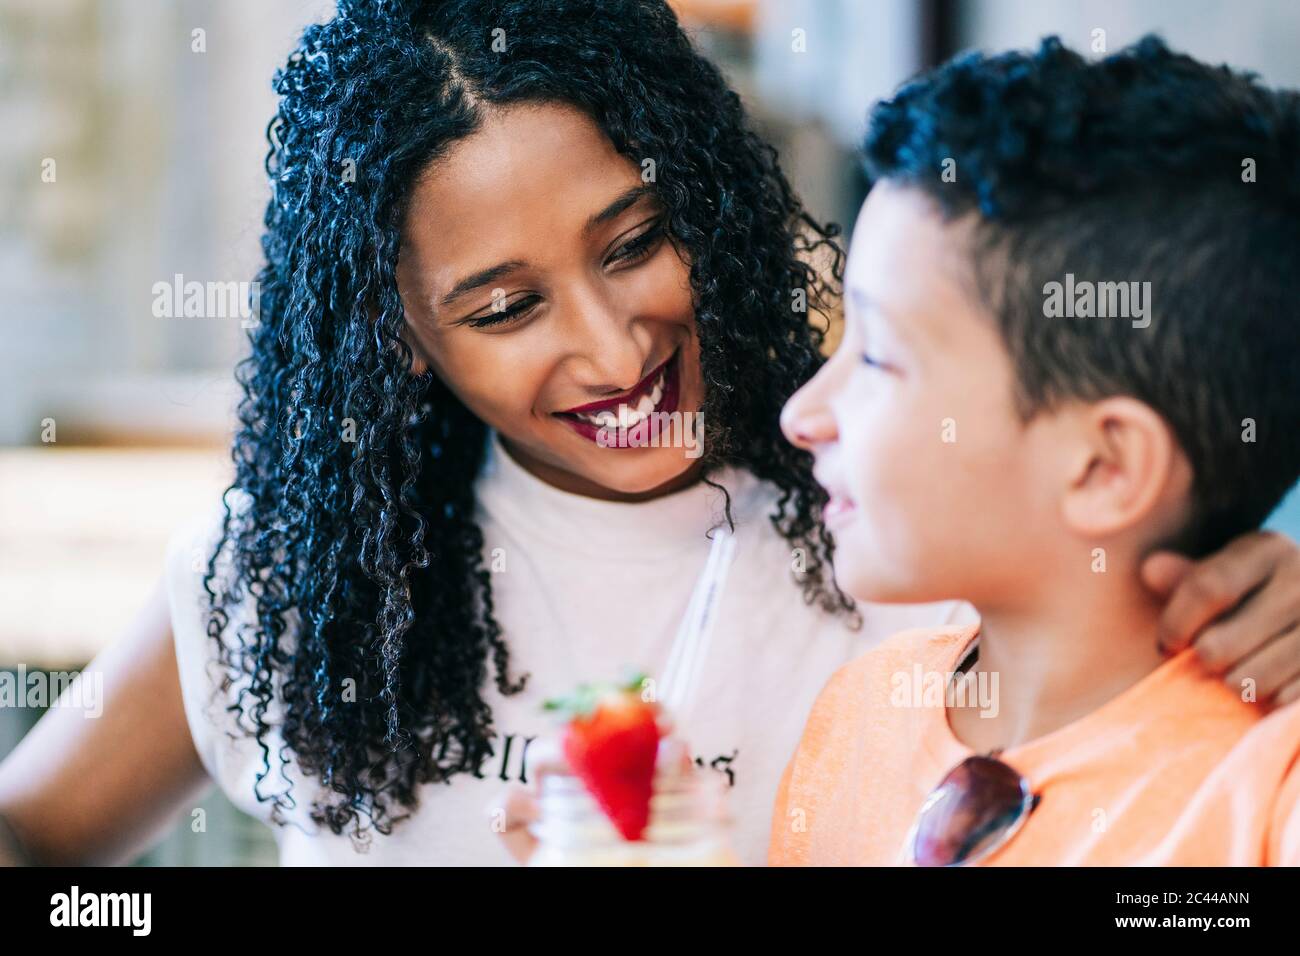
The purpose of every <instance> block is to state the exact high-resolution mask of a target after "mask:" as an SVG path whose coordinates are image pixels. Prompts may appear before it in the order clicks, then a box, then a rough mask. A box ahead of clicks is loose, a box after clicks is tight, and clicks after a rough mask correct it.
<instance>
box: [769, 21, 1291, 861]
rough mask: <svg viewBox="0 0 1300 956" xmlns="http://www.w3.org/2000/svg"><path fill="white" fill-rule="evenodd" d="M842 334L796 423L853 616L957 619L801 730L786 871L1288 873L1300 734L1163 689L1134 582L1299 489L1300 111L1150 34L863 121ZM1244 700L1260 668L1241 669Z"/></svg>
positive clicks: (972, 62) (998, 70) (1051, 50)
mask: <svg viewBox="0 0 1300 956" xmlns="http://www.w3.org/2000/svg"><path fill="white" fill-rule="evenodd" d="M866 154H867V164H868V169H869V172H870V174H871V176H872V178H873V180H875V182H876V185H875V188H874V189H873V190H872V192H871V194H870V196H869V197H868V199H867V202H866V204H865V206H864V207H863V210H862V214H861V217H860V218H859V220H858V224H857V227H856V229H855V234H854V238H853V249H852V252H851V256H850V261H849V267H848V275H847V277H846V297H847V319H846V332H845V339H844V341H843V343H842V344H841V346H840V348H839V350H838V352H837V353H836V354H835V356H834V357H833V358H832V359H831V361H830V362H829V363H828V364H827V365H826V366H825V367H824V368H823V369H822V371H821V372H820V373H819V374H818V375H817V377H816V378H815V379H813V381H811V382H810V383H809V384H808V385H807V386H806V387H805V388H804V389H803V390H801V391H800V392H799V393H798V394H797V395H796V396H795V397H794V398H792V399H791V401H790V402H789V404H788V405H787V407H786V410H785V414H784V416H783V426H784V428H785V431H786V434H787V435H788V436H789V437H790V439H791V440H792V441H794V442H795V443H797V444H798V445H800V446H801V447H804V448H806V449H809V450H811V451H812V452H813V453H814V454H815V456H816V459H817V464H816V474H817V477H818V480H819V481H820V482H821V484H822V485H823V486H824V487H825V488H826V490H827V491H828V493H829V495H830V502H829V504H828V505H827V508H826V518H827V523H828V526H829V527H830V528H831V531H832V533H833V534H834V536H835V539H836V543H837V550H836V555H835V571H836V577H837V579H838V580H839V583H840V585H841V587H843V588H844V589H845V590H847V591H849V592H851V593H852V594H854V595H855V596H857V597H858V598H861V599H863V600H869V601H901V602H923V601H936V600H940V599H945V598H965V599H968V600H969V601H971V602H972V603H973V604H974V605H975V606H976V608H977V609H978V610H979V612H980V615H981V623H980V625H979V626H978V627H970V628H956V629H949V630H946V631H926V632H907V633H903V634H899V635H896V636H895V637H894V638H892V639H891V640H889V641H887V642H886V643H885V644H883V645H881V646H880V647H879V648H877V649H876V650H874V651H872V652H870V653H869V654H867V655H866V656H864V657H863V658H861V659H860V660H859V661H857V662H855V663H853V664H851V665H849V666H848V667H846V668H844V669H842V670H841V671H840V672H839V673H838V674H837V675H836V676H835V677H834V678H833V679H832V680H831V681H830V683H829V684H828V685H827V687H826V689H825V690H824V691H823V693H822V695H821V697H820V698H819V699H818V701H817V703H816V705H815V706H814V708H813V711H812V713H811V715H810V717H809V720H808V723H807V726H806V728H805V731H804V735H803V740H802V742H801V743H800V746H799V748H798V750H797V752H796V753H795V755H794V758H793V759H792V761H791V763H790V765H789V767H788V768H787V770H786V772H785V777H784V779H783V781H782V784H781V789H780V792H779V795H778V799H777V804H776V808H775V812H774V818H773V822H772V847H771V852H770V860H771V862H772V863H775V864H796V865H800V864H809V865H817V864H868V865H870V864H895V863H902V864H910V863H916V864H921V865H936V864H937V865H951V864H971V863H989V864H995V865H1058V864H1069V865H1078V864H1089V865H1091V864H1102V865H1116V864H1120V865H1126V864H1165V865H1169V864H1176V865H1181V864H1207V865H1232V864H1246V865H1260V864H1279V863H1292V864H1294V863H1300V705H1298V704H1296V703H1290V704H1288V705H1287V706H1284V707H1282V708H1280V709H1278V710H1276V711H1275V712H1273V713H1271V714H1269V713H1266V712H1265V711H1264V709H1263V708H1262V707H1261V706H1260V705H1259V704H1257V703H1255V700H1256V698H1257V697H1258V696H1259V694H1260V692H1261V689H1260V687H1259V686H1258V682H1257V680H1256V677H1257V676H1261V677H1262V675H1263V672H1264V670H1265V669H1266V667H1267V664H1268V653H1267V649H1266V651H1265V653H1264V654H1262V655H1260V657H1257V658H1254V659H1252V660H1253V661H1254V662H1255V663H1254V665H1253V668H1252V667H1251V666H1247V667H1244V668H1241V669H1240V671H1239V673H1238V674H1237V675H1235V679H1234V680H1233V681H1232V682H1231V683H1232V685H1233V686H1234V687H1236V688H1239V690H1233V689H1229V687H1228V686H1226V685H1225V684H1224V683H1222V682H1220V681H1219V680H1218V679H1216V678H1214V677H1212V676H1209V675H1207V674H1206V673H1205V672H1204V670H1203V669H1202V668H1200V667H1198V666H1197V664H1196V662H1195V661H1194V660H1193V659H1192V653H1193V652H1191V651H1184V652H1182V653H1181V654H1178V655H1176V656H1174V657H1173V658H1171V659H1167V660H1166V659H1165V658H1164V657H1163V656H1162V655H1161V653H1160V651H1159V650H1158V648H1157V641H1156V638H1155V631H1156V624H1157V619H1158V613H1159V610H1160V608H1159V605H1158V602H1156V601H1154V600H1153V599H1152V598H1151V596H1150V595H1149V594H1147V593H1146V592H1145V590H1144V588H1143V587H1142V585H1141V583H1140V582H1139V579H1138V573H1137V569H1138V566H1139V564H1140V562H1141V560H1142V558H1143V556H1144V555H1146V554H1148V553H1149V552H1150V551H1151V550H1152V549H1155V548H1158V547H1162V546H1171V545H1172V546H1175V547H1179V548H1181V549H1182V550H1185V551H1189V552H1191V553H1205V552H1207V551H1209V550H1211V549H1213V548H1215V547H1217V546H1218V545H1220V544H1221V543H1222V542H1224V541H1226V540H1227V539H1228V538H1230V537H1232V536H1233V535H1236V534H1238V533H1241V532H1243V531H1246V530H1248V529H1251V528H1253V527H1255V526H1257V525H1258V524H1259V523H1260V522H1261V521H1262V520H1263V519H1264V518H1265V517H1266V516H1267V515H1268V513H1269V511H1270V510H1271V509H1272V508H1273V507H1274V506H1275V505H1276V504H1277V502H1278V501H1279V500H1280V499H1281V498H1282V497H1283V496H1284V494H1285V493H1286V491H1287V490H1288V489H1289V488H1290V487H1291V486H1292V484H1293V483H1294V482H1295V480H1296V478H1297V476H1298V475H1300V386H1298V385H1297V374H1296V373H1297V370H1300V361H1298V358H1300V285H1298V280H1300V104H1298V101H1297V96H1296V95H1295V94H1292V93H1287V94H1279V93H1272V92H1269V91H1266V90H1264V89H1263V88H1261V87H1259V86H1258V85H1256V84H1255V83H1254V82H1253V81H1252V80H1251V79H1250V78H1248V77H1245V76H1241V75H1235V74H1232V73H1230V72H1228V71H1227V70H1223V69H1212V68H1210V67H1208V66H1205V65H1203V64H1200V63H1197V62H1195V61H1193V60H1191V59H1189V58H1187V57H1184V56H1181V55H1176V54H1174V53H1171V52H1170V51H1169V50H1167V49H1166V48H1165V47H1164V45H1163V44H1162V43H1161V42H1160V41H1158V40H1156V39H1154V38H1147V39H1146V40H1144V41H1142V42H1141V43H1139V44H1138V45H1136V46H1135V47H1133V48H1130V49H1129V50H1126V51H1124V52H1123V53H1120V54H1118V55H1116V56H1113V57H1110V58H1108V59H1105V60H1103V61H1100V62H1095V63H1089V62H1086V61H1084V60H1083V59H1082V58H1080V57H1078V56H1076V55H1075V54H1073V53H1070V52H1069V51H1066V50H1064V49H1063V48H1062V47H1061V45H1060V44H1059V42H1057V41H1055V40H1054V39H1053V40H1048V41H1045V42H1044V44H1043V45H1042V47H1041V49H1040V50H1039V51H1038V52H1037V53H1035V54H1009V55H1004V56H998V57H994V58H985V57H980V56H968V57H963V58H961V59H959V60H956V61H953V62H952V63H950V64H948V65H946V66H944V67H942V68H940V69H938V70H937V71H935V72H934V73H932V74H930V75H928V76H926V77H923V78H922V79H920V80H918V81H916V82H914V83H912V84H909V85H908V86H907V87H905V88H904V89H903V90H902V91H900V93H899V94H898V95H897V96H896V97H895V98H894V99H893V100H892V101H890V102H887V103H884V104H882V105H881V106H879V107H878V108H877V109H876V110H875V111H874V113H873V116H872V119H871V126H870V132H869V134H868V137H867V142H866ZM1252 669H1253V670H1257V671H1258V672H1259V673H1258V674H1256V673H1252Z"/></svg>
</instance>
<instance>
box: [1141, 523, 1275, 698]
mask: <svg viewBox="0 0 1300 956" xmlns="http://www.w3.org/2000/svg"><path fill="white" fill-rule="evenodd" d="M1142 580H1143V582H1144V583H1145V584H1146V586H1147V587H1148V588H1150V589H1151V590H1152V591H1153V592H1154V593H1156V594H1159V595H1162V596H1166V597H1168V598H1169V602H1168V604H1166V606H1165V610H1164V614H1163V615H1162V617H1161V619H1160V632H1159V637H1158V639H1159V642H1160V646H1161V648H1162V649H1163V650H1165V651H1166V652H1168V653H1170V654H1173V653H1176V652H1178V651H1181V650H1183V649H1184V648H1186V647H1188V646H1189V645H1190V646H1192V647H1194V648H1195V649H1196V652H1197V655H1198V656H1199V657H1200V659H1201V661H1202V662H1203V663H1204V665H1205V667H1206V668H1207V669H1208V670H1209V671H1210V672H1212V673H1215V674H1222V675H1223V676H1224V681H1225V683H1227V684H1228V685H1229V686H1230V687H1231V688H1232V689H1233V690H1234V691H1235V692H1238V693H1240V692H1241V690H1242V682H1243V681H1245V680H1247V679H1251V680H1254V682H1255V699H1256V700H1258V701H1259V702H1261V703H1270V704H1272V705H1274V706H1278V707H1280V706H1283V705H1286V704H1289V703H1292V702H1293V701H1296V700H1300V548H1297V546H1296V543H1295V542H1294V541H1292V540H1291V539H1290V538H1288V537H1287V536H1285V535H1282V534H1278V533H1276V532H1272V531H1257V532H1253V533H1251V534H1247V535H1243V536H1242V537H1240V538H1238V539H1236V540H1235V541H1233V542H1231V543H1230V544H1228V546H1227V547H1225V548H1224V549H1223V550H1222V551H1219V552H1218V553H1216V554H1212V555H1210V556H1209V557H1207V558H1203V559H1201V560H1200V561H1195V562H1193V561H1192V560H1190V559H1189V558H1185V557H1183V556H1182V555H1177V554H1173V553H1171V552H1167V551H1165V552H1159V553H1157V554H1153V555H1151V556H1150V557H1148V558H1147V560H1146V561H1145V562H1144V563H1143V565H1142Z"/></svg>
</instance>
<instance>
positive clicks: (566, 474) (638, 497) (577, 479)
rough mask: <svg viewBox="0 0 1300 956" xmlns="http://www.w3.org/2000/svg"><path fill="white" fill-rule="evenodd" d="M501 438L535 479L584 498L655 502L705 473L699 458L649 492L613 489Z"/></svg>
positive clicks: (512, 457)
mask: <svg viewBox="0 0 1300 956" xmlns="http://www.w3.org/2000/svg"><path fill="white" fill-rule="evenodd" d="M500 438H501V447H502V448H504V449H505V450H506V454H508V455H509V456H510V457H511V459H513V460H514V462H515V463H516V464H517V465H519V467H520V468H522V469H524V471H526V472H528V473H529V474H530V475H532V476H533V477H534V478H536V479H538V480H539V481H544V482H546V484H548V485H550V486H551V487H552V488H558V489H559V490H560V491H565V492H568V493H569V494H572V495H581V496H582V497H584V498H596V499H598V500H600V501H621V502H637V501H652V500H654V499H655V498H662V497H664V496H665V495H671V494H672V493H673V492H676V491H681V490H682V489H684V488H689V487H691V485H694V484H696V483H697V482H698V481H699V480H700V478H701V477H703V474H704V470H703V465H702V464H701V462H702V461H703V459H701V458H696V459H694V460H693V461H691V463H690V467H689V468H687V469H686V470H685V471H683V472H682V473H681V474H680V475H677V476H676V477H674V478H671V479H670V480H668V481H666V482H664V483H663V484H661V485H657V486H656V487H654V488H650V489H649V490H647V491H637V492H623V491H615V490H614V489H613V488H606V487H605V486H604V485H601V484H599V483H597V482H594V481H592V480H590V479H589V478H584V477H582V476H581V475H578V474H575V473H573V472H571V471H568V470H566V469H564V468H560V467H558V466H556V465H552V464H551V463H549V462H546V461H542V460H541V459H540V458H537V457H535V456H534V455H531V454H529V452H528V451H527V450H526V449H523V448H521V447H519V446H518V445H515V444H514V443H512V442H511V441H510V439H508V438H506V436H505V435H501V436H500ZM613 454H617V452H613Z"/></svg>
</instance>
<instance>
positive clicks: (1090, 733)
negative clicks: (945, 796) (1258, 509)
mask: <svg viewBox="0 0 1300 956" xmlns="http://www.w3.org/2000/svg"><path fill="white" fill-rule="evenodd" d="M975 634H976V628H975V627H973V626H971V627H961V628H946V629H943V630H940V631H933V630H925V631H906V632H904V633H902V634H897V635H895V636H894V637H892V638H890V639H889V640H888V641H886V642H885V643H884V644H882V645H880V646H879V647H877V648H876V649H875V650H873V651H871V652H869V653H867V654H865V655H864V656H863V657H861V658H859V659H858V660H856V661H854V662H852V663H851V664H848V665H847V666H845V667H843V668H841V669H840V670H839V671H838V672H837V673H836V674H835V675H834V676H833V677H832V678H831V680H830V682H829V683H828V684H827V685H826V688H825V689H824V690H823V691H822V693H821V696H820V697H818V699H817V702H816V703H815V704H814V705H813V709H812V713H811V714H810V715H809V718H808V723H807V725H806V726H805V728H804V733H803V739H802V740H801V741H800V744H799V748H798V750H796V751H795V755H794V757H793V759H792V760H791V761H790V764H789V766H787V767H786V770H785V775H784V777H783V778H782V780H781V786H780V789H779V790H778V792H777V801H776V807H775V810H774V813H773V818H772V842H771V848H770V850H769V854H768V861H769V863H771V864H773V865H779V866H836V865H850V866H883V865H893V864H907V863H909V862H910V859H909V858H908V857H907V854H906V853H905V851H904V843H905V842H906V837H907V834H908V831H909V830H910V828H911V826H912V824H913V822H914V821H915V818H916V813H917V811H918V810H919V809H920V807H921V804H922V803H923V802H924V801H925V798H926V797H927V796H928V795H929V793H930V791H931V790H932V789H933V788H934V787H935V786H936V785H937V784H938V783H939V781H940V780H941V779H942V778H943V777H944V776H945V775H946V774H947V773H948V771H949V770H951V769H952V768H953V767H955V766H957V764H959V763H960V762H961V761H962V760H964V759H966V758H967V757H969V756H971V755H972V753H973V752H972V751H971V750H970V749H969V748H967V747H966V746H965V745H963V744H962V743H961V742H960V741H959V740H957V738H956V737H954V736H953V734H952V731H951V729H950V728H949V725H948V716H947V711H946V709H945V707H944V705H943V700H942V696H943V695H942V692H941V689H942V678H943V677H946V676H947V675H948V674H949V673H951V672H953V671H955V670H956V669H957V666H958V664H959V662H960V661H961V660H962V659H963V657H964V656H965V653H966V651H967V650H968V649H969V647H970V643H971V641H972V640H973V639H974V637H975ZM918 665H919V668H918ZM918 675H942V676H940V677H936V678H935V680H936V681H937V683H935V684H934V685H933V686H935V687H938V688H940V692H939V693H936V694H931V695H929V698H928V699H927V698H926V695H924V694H923V693H921V692H920V690H919V688H917V687H916V686H915V685H916V677H917V676H918ZM999 756H1000V758H1001V759H1002V760H1003V761H1005V762H1006V763H1008V764H1010V765H1011V766H1012V767H1014V768H1015V769H1016V770H1018V771H1019V772H1020V773H1021V774H1023V775H1024V776H1025V778H1026V779H1027V780H1028V781H1029V783H1030V784H1031V786H1032V788H1033V791H1034V793H1036V794H1039V795H1040V797H1041V800H1040V802H1039V804H1038V807H1037V808H1036V809H1035V810H1034V811H1033V813H1032V814H1031V815H1030V817H1029V819H1028V820H1027V821H1026V822H1025V824H1024V826H1023V827H1022V828H1021V829H1020V831H1019V832H1018V833H1016V834H1015V835H1014V836H1013V837H1012V838H1011V840H1010V841H1009V842H1008V843H1006V844H1005V845H1003V846H1002V847H1001V848H1000V849H998V850H997V851H996V852H995V853H993V854H992V855H991V856H989V857H986V858H985V859H984V861H983V862H984V863H985V864H987V865H991V866H1051V865H1062V866H1130V865H1161V866H1201V865H1204V866H1241V865H1246V866H1260V865H1292V866H1294V865H1297V864H1300V702H1297V703H1293V704H1291V705H1289V706H1287V707H1284V708H1282V709H1280V710H1278V711H1276V712H1274V713H1272V714H1266V713H1265V712H1264V710H1263V708H1262V707H1260V706H1259V705H1256V704H1250V703H1244V702H1243V701H1242V700H1241V699H1240V697H1239V695H1237V694H1234V693H1233V692H1232V691H1231V690H1229V689H1228V688H1227V687H1226V686H1225V685H1224V684H1223V683H1222V682H1221V681H1220V680H1219V679H1218V678H1216V677H1213V676H1211V675H1209V674H1207V673H1206V672H1205V671H1204V670H1203V669H1202V668H1201V667H1200V665H1199V663H1198V662H1197V661H1196V660H1195V652H1194V651H1184V652H1183V653H1181V654H1178V655H1177V656H1175V657H1173V658H1171V659H1169V660H1168V661H1166V662H1164V663H1163V664H1161V665H1160V667H1158V668H1156V670H1154V671H1152V672H1151V673H1150V674H1148V675H1147V676H1146V677H1145V678H1143V679H1142V680H1141V681H1139V682H1138V683H1136V684H1134V685H1133V686H1132V687H1130V688H1128V689H1127V690H1125V691H1124V692H1123V693H1121V694H1119V695H1118V696H1117V697H1115V698H1114V699H1113V700H1110V701H1108V702H1107V703H1106V704H1104V705H1103V706H1101V707H1100V708H1098V709H1097V710H1095V711H1093V712H1092V713H1090V714H1088V715H1087V716H1085V717H1083V718H1081V719H1080V720H1077V721H1075V722H1073V723H1071V724H1068V725H1067V726H1065V727H1061V728H1060V729H1058V730H1056V731H1053V732H1052V733H1050V734H1047V735H1045V736H1043V737H1039V738H1038V739H1036V740H1031V741H1028V742H1027V743H1024V744H1021V745H1020V746H1017V747H1013V748H1010V749H1008V750H1006V751H1004V752H1003V753H1002V754H1000V755H999Z"/></svg>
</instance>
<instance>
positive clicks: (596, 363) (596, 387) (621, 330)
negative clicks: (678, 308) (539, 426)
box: [570, 294, 657, 396]
mask: <svg viewBox="0 0 1300 956" xmlns="http://www.w3.org/2000/svg"><path fill="white" fill-rule="evenodd" d="M570 309H571V313H570V314H571V316H572V324H571V325H570V328H571V329H572V334H573V336H574V338H573V343H574V348H573V352H574V353H576V354H577V355H580V356H582V358H583V359H585V362H584V363H583V364H584V365H585V366H586V374H584V375H583V378H584V379H585V382H586V385H587V387H588V388H589V389H590V390H591V391H592V393H593V394H595V395H597V396H599V395H601V394H617V393H619V392H625V391H627V390H628V389H629V388H631V387H632V386H634V385H636V384H637V383H638V382H639V381H641V379H642V378H643V377H644V376H645V374H646V373H647V372H648V371H649V368H648V367H647V363H650V362H653V361H654V360H655V359H656V358H657V356H656V355H655V354H654V337H653V335H651V334H650V332H649V331H648V330H647V329H646V328H644V327H643V326H642V324H641V323H639V322H635V321H633V320H632V317H631V316H630V315H626V314H624V312H623V310H621V309H619V308H618V307H617V304H616V303H614V302H610V301H607V300H606V299H605V298H604V297H601V296H599V295H594V294H587V295H582V296H574V297H573V299H572V301H571V303H570Z"/></svg>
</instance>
